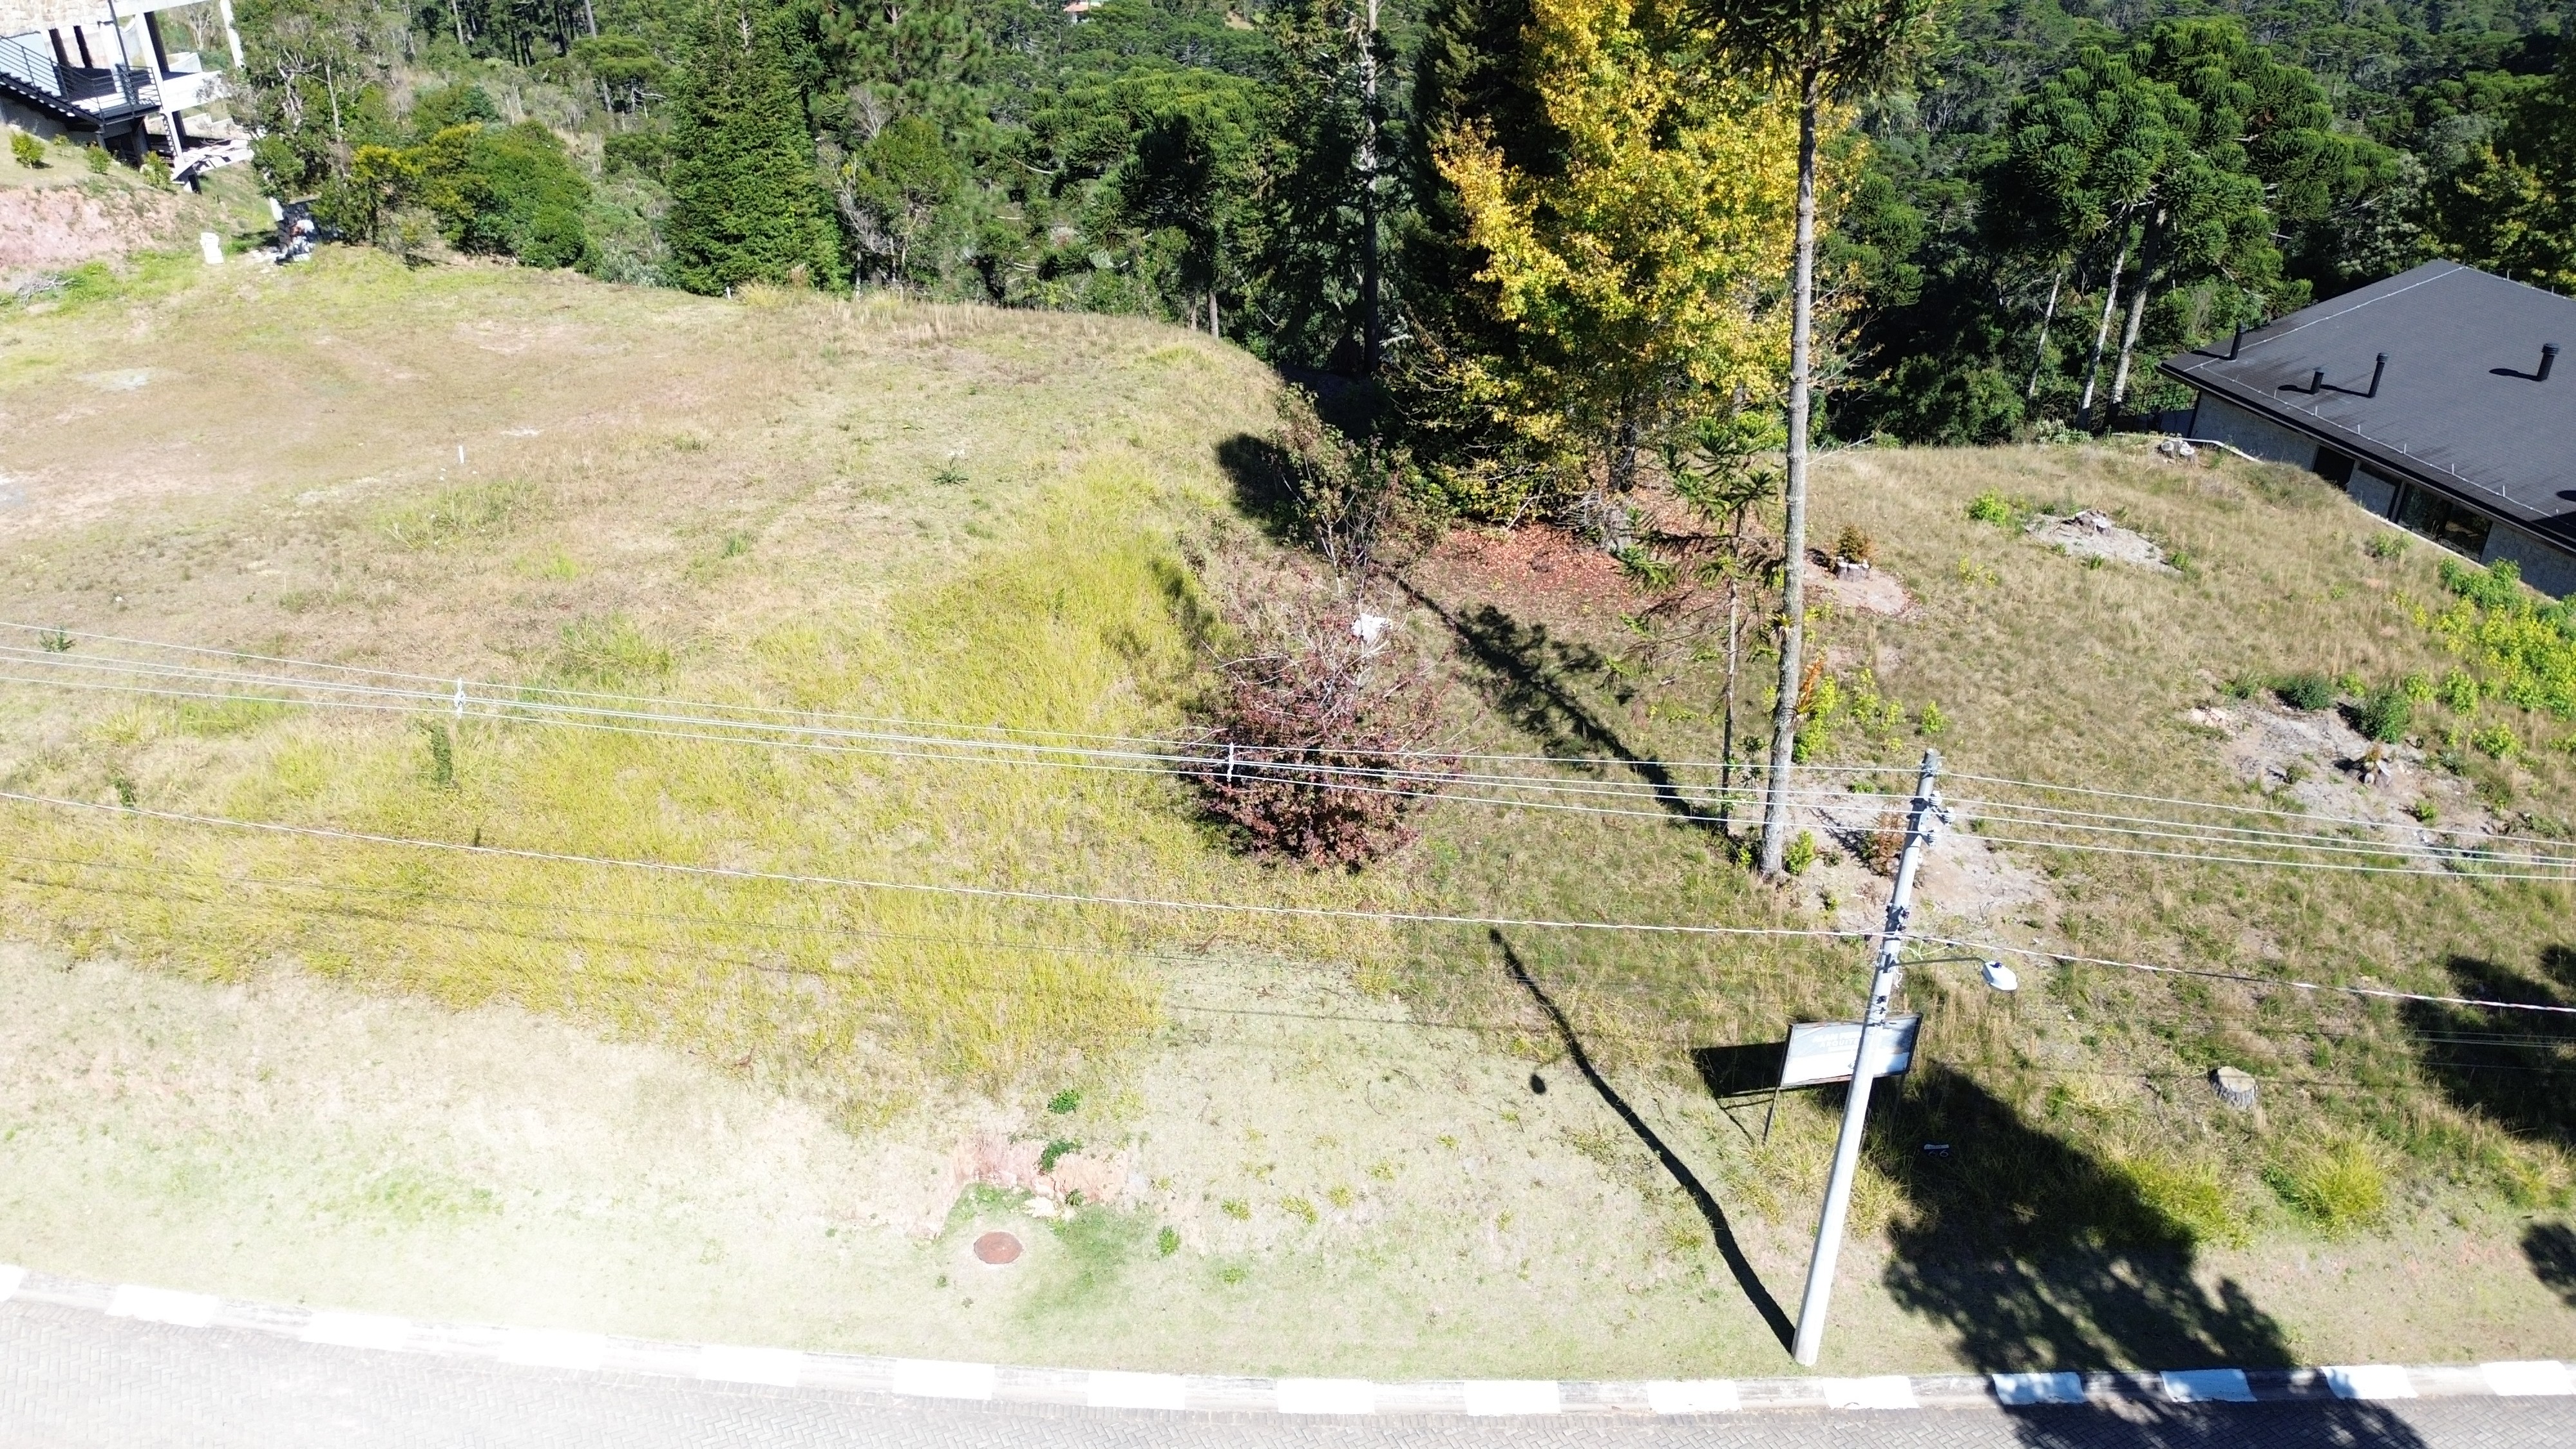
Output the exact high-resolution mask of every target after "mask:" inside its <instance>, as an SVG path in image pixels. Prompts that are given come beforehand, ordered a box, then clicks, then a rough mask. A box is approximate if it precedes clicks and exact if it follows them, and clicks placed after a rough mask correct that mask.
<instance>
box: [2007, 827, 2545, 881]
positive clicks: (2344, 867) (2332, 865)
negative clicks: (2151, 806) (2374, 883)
mask: <svg viewBox="0 0 2576 1449" xmlns="http://www.w3.org/2000/svg"><path fill="white" fill-rule="evenodd" d="M1977 838H1978V839H1980V840H1985V841H1989V842H1991V843H1993V844H1996V845H2027V846H2032V847H2034V848H2037V849H2041V850H2078V851H2083V852H2085V853H2086V854H2089V855H2134V856H2144V857H2148V858H2150V859H2154V860H2187V861H2195V862H2198V863H2201V864H2204V865H2260V866H2268V867H2272V868H2275V869H2281V870H2324V871H2338V872H2344V873H2350V874H2360V875H2430V876H2456V877H2461V878H2464V879H2468V880H2532V881H2549V882H2553V883H2556V884H2560V885H2564V884H2566V883H2568V882H2569V881H2570V880H2576V860H2570V861H2568V862H2566V863H2565V864H2566V870H2565V871H2564V872H2547V871H2530V872H2518V871H2500V870H2473V869H2464V868H2462V867H2464V866H2468V865H2474V864H2477V863H2479V858H2478V857H2477V856H2476V855H2474V854H2472V853H2468V852H2463V853H2462V854H2461V855H2458V856H2449V857H2444V859H2445V860H2448V861H2452V862H2455V863H2454V864H2447V865H2436V866H2416V865H2361V864H2357V863H2353V862H2348V861H2332V860H2274V859H2266V858H2264V857H2262V856H2253V855H2204V854H2199V853H2196V852H2192V851H2183V850H2144V849H2140V848H2137V847H2134V846H2124V845H2086V844H2083V843H2081V842H2078V841H2072V840H2030V839H2026V838H2024V837H2021V836H2013V835H1994V834H1989V833H1987V832H1985V831H1979V832H1977ZM2384 853H2386V854H2391V855H2394V854H2400V853H2402V852H2397V851H2389V852H2384ZM2503 863H2504V864H2508V865H2511V864H2519V863H2522V862H2516V861H2513V860H2510V859H2508V860H2505V861H2504V862H2503Z"/></svg>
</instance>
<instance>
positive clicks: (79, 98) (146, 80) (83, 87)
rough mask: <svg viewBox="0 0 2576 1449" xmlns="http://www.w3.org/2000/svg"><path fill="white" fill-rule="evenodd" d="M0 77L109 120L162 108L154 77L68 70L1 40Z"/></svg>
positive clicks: (115, 70) (109, 68)
mask: <svg viewBox="0 0 2576 1449" xmlns="http://www.w3.org/2000/svg"><path fill="white" fill-rule="evenodd" d="M0 76H5V77H6V78H7V79H8V80H9V81H11V82H12V83H14V84H15V85H17V86H18V87H20V88H22V89H26V90H31V91H35V92H38V93H40V94H42V95H44V96H47V97H50V98H52V99H53V100H56V101H67V102H69V103H71V104H72V105H75V106H78V107H79V108H80V109H82V110H84V111H87V112H89V113H90V114H92V115H94V116H100V117H104V118H117V117H123V116H130V115H134V114H137V113H139V112H143V111H151V110H158V109H160V106H161V94H160V87H159V85H158V84H157V83H156V81H155V80H154V78H153V75H152V73H151V72H150V71H147V70H141V69H137V68H136V67H134V66H130V65H103V66H88V65H65V64H63V63H62V62H61V61H58V60H56V59H54V58H53V57H52V56H50V55H47V54H45V53H44V52H43V51H40V50H36V49H33V48H31V47H28V46H25V45H21V44H19V43H18V42H17V41H14V40H0Z"/></svg>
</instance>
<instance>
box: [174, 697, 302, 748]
mask: <svg viewBox="0 0 2576 1449" xmlns="http://www.w3.org/2000/svg"><path fill="white" fill-rule="evenodd" d="M286 711H287V706H286V705H285V704H283V703H281V702H279V701H277V700H273V699H219V700H210V701H200V700H193V699H191V700H183V701H181V702H180V703H179V704H178V705H177V706H176V707H175V708H173V709H172V711H171V716H172V718H171V727H172V728H173V729H175V730H177V731H178V732H179V733H180V734H183V735H194V736H196V737H198V738H200V739H226V738H229V737H231V736H235V735H246V734H249V733H251V732H252V731H254V730H257V729H258V728H259V727H260V726H262V725H265V724H268V723H270V722H271V721H273V720H279V719H283V718H285V717H286Z"/></svg>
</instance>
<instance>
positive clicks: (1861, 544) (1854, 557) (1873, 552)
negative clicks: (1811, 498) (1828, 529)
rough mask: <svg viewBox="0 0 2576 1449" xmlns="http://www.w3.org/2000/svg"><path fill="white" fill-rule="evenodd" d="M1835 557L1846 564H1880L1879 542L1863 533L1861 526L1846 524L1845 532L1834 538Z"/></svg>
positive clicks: (1844, 526)
mask: <svg viewBox="0 0 2576 1449" xmlns="http://www.w3.org/2000/svg"><path fill="white" fill-rule="evenodd" d="M1834 557H1836V558H1838V559H1841V560H1842V561H1843V562H1845V563H1856V564H1875V563H1877V562H1878V540H1876V539H1874V538H1871V537H1870V536H1869V535H1868V534H1867V533H1866V532H1864V531H1862V529H1861V526H1860V525H1859V524H1857V523H1846V524H1844V525H1843V531H1842V532H1841V533H1840V534H1837V535H1836V536H1835V538H1834Z"/></svg>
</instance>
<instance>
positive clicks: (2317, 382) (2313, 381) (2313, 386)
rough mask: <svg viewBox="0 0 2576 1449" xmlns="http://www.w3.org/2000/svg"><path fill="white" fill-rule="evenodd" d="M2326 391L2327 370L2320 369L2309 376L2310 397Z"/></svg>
mask: <svg viewBox="0 0 2576 1449" xmlns="http://www.w3.org/2000/svg"><path fill="white" fill-rule="evenodd" d="M2325 390H2326V370H2325V369H2324V368H2322V367H2320V368H2318V369H2317V370H2316V371H2314V372H2312V373H2309V374H2308V396H2310V397H2315V396H2316V395H2317V394H2318V393H2321V392H2324V391H2325Z"/></svg>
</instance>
